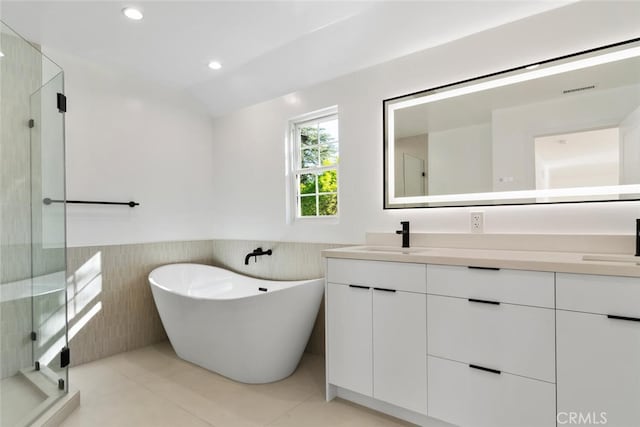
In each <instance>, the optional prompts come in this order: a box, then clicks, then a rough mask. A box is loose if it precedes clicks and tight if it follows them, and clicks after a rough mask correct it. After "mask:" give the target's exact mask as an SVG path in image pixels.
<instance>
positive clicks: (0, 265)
mask: <svg viewBox="0 0 640 427" xmlns="http://www.w3.org/2000/svg"><path fill="white" fill-rule="evenodd" d="M0 52H2V54H1V55H0V426H3V427H5V426H7V427H9V426H25V425H29V424H31V423H32V422H33V421H35V420H36V419H37V418H38V417H39V416H40V415H41V414H43V413H44V412H45V411H46V410H47V409H48V408H49V407H50V406H51V405H53V404H54V403H55V402H56V401H57V400H58V399H60V398H61V397H63V396H64V395H65V394H66V393H67V391H68V387H69V381H68V375H67V369H68V368H67V367H66V366H65V365H66V363H64V359H65V358H66V357H65V356H66V354H67V353H66V351H65V349H66V348H67V294H66V230H65V203H64V200H65V180H64V114H63V113H62V112H60V111H59V110H58V97H59V96H61V95H62V94H64V86H63V85H64V81H63V79H64V76H63V72H62V69H61V68H60V67H58V66H57V65H56V64H55V63H53V62H52V61H51V60H49V59H48V58H47V57H45V56H44V55H42V53H41V52H40V51H39V49H38V48H37V47H36V46H34V45H32V44H31V43H29V42H27V41H26V40H24V39H22V38H21V37H20V36H19V35H18V34H16V33H15V32H14V31H12V30H11V29H10V28H9V27H8V26H6V25H5V24H4V23H1V27H0ZM58 94H60V95H58ZM44 199H52V200H55V201H59V202H55V203H50V204H45V203H43V200H44Z"/></svg>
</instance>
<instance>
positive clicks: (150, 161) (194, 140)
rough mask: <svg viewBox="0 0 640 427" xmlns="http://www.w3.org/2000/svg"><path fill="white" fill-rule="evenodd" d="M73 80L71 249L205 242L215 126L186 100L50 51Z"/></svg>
mask: <svg viewBox="0 0 640 427" xmlns="http://www.w3.org/2000/svg"><path fill="white" fill-rule="evenodd" d="M45 52H46V53H47V54H48V55H49V56H50V57H51V58H53V59H54V60H55V61H56V62H57V63H58V64H59V65H60V66H61V67H62V68H63V69H64V73H65V92H66V95H67V97H68V103H67V106H68V112H67V114H66V148H67V150H66V152H67V165H66V170H67V176H66V179H67V198H68V199H83V200H110V201H129V200H135V201H138V202H140V203H141V206H138V207H136V208H133V209H131V208H129V207H120V206H118V207H100V206H86V205H69V207H68V217H67V218H68V219H67V227H68V230H67V231H68V233H67V238H68V246H89V245H106V244H124V243H140V242H152V241H167V240H188V239H206V238H210V237H211V236H212V230H213V227H214V224H215V222H213V221H212V218H211V215H212V212H213V210H214V198H213V193H212V189H211V183H212V182H213V180H214V177H219V176H220V175H218V174H217V173H216V171H214V169H213V156H214V152H213V147H212V144H211V139H212V127H211V119H210V117H209V116H208V114H207V113H206V112H205V110H204V109H203V108H202V107H201V106H200V105H198V104H196V103H194V101H193V100H192V99H191V98H190V97H188V96H185V95H183V94H181V93H177V92H172V91H170V90H168V89H167V88H165V87H162V86H158V85H155V84H152V83H149V82H147V81H144V80H142V79H140V78H136V77H132V76H129V75H126V74H122V73H120V72H118V71H116V70H107V69H104V68H99V67H97V66H95V65H92V64H90V63H87V62H84V61H82V60H79V59H77V58H74V57H71V56H68V55H66V54H63V53H61V52H57V51H51V50H46V49H45Z"/></svg>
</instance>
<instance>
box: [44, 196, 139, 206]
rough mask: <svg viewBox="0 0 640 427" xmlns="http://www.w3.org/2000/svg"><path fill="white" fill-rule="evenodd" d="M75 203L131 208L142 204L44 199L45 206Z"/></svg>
mask: <svg viewBox="0 0 640 427" xmlns="http://www.w3.org/2000/svg"><path fill="white" fill-rule="evenodd" d="M65 202H66V203H75V204H83V205H122V206H129V207H131V208H133V207H136V206H140V203H138V202H134V201H130V202H102V201H93V200H54V199H50V198H48V197H47V198H44V199H42V203H44V204H45V205H50V204H51V203H65Z"/></svg>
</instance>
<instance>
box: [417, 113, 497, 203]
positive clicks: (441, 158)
mask: <svg viewBox="0 0 640 427" xmlns="http://www.w3.org/2000/svg"><path fill="white" fill-rule="evenodd" d="M491 145H492V139H491V125H490V124H489V123H484V124H481V125H473V126H465V127H460V128H454V129H448V130H445V131H440V132H431V133H430V134H429V194H430V195H436V194H460V193H482V192H485V191H492V190H493V185H492V183H493V168H492V166H491V161H492V156H491V153H492V151H493V150H492V147H491Z"/></svg>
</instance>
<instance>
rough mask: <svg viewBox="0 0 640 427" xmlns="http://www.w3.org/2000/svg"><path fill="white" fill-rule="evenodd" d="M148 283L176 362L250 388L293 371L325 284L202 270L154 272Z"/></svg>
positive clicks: (171, 266) (175, 267) (174, 267)
mask: <svg viewBox="0 0 640 427" xmlns="http://www.w3.org/2000/svg"><path fill="white" fill-rule="evenodd" d="M149 283H150V284H151V291H152V292H153V298H154V300H155V302H156V305H157V307H158V312H159V313H160V318H161V319H162V324H163V325H164V328H165V330H166V331H167V335H168V336H169V340H170V341H171V345H172V346H173V348H174V349H175V351H176V353H177V354H178V356H179V357H180V358H182V359H184V360H187V361H189V362H191V363H195V364H196V365H199V366H202V367H203V368H206V369H209V370H211V371H214V372H217V373H219V374H221V375H224V376H226V377H229V378H231V379H233V380H236V381H240V382H244V383H255V384H257V383H268V382H273V381H278V380H281V379H283V378H285V377H287V376H289V375H291V374H292V373H293V371H294V370H295V369H296V367H297V365H298V362H299V361H300V358H301V357H302V353H303V351H304V348H305V346H306V344H307V341H308V339H309V336H310V335H311V329H312V328H313V324H314V322H315V319H316V315H317V314H318V309H319V307H320V301H321V299H322V293H323V292H324V279H313V280H304V281H297V282H278V281H268V280H260V279H253V278H250V277H247V276H242V275H240V274H237V273H233V272H231V271H228V270H224V269H222V268H217V267H211V266H207V265H201V264H169V265H165V266H162V267H158V268H156V269H155V270H153V271H152V272H151V273H150V274H149Z"/></svg>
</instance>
